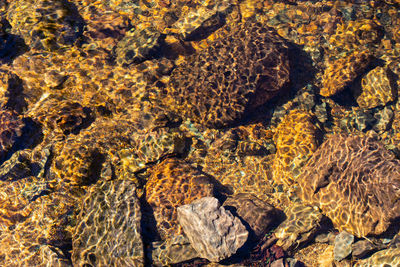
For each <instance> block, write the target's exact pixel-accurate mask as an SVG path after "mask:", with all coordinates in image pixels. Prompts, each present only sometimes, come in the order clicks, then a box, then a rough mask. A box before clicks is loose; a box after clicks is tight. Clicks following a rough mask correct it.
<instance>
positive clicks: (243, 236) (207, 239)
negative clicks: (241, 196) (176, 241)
mask: <svg viewBox="0 0 400 267" xmlns="http://www.w3.org/2000/svg"><path fill="white" fill-rule="evenodd" d="M178 221H179V223H180V225H182V227H183V231H184V232H185V234H186V235H187V236H188V238H189V240H190V242H191V244H192V246H193V247H194V248H195V249H196V250H197V251H198V253H199V255H200V256H201V257H202V258H206V259H208V260H209V261H212V262H219V261H221V260H223V259H225V258H228V257H230V256H231V255H233V254H234V253H236V251H237V250H238V249H239V248H240V247H242V246H243V245H244V243H245V242H246V240H247V237H248V232H247V230H246V228H245V226H244V225H243V224H242V223H241V222H240V220H239V218H237V217H234V216H233V215H232V214H231V213H230V212H229V211H226V210H225V209H224V208H223V207H221V206H220V205H219V202H218V200H217V199H216V198H212V197H205V198H202V199H199V200H196V201H193V202H192V203H191V204H187V205H184V206H180V207H179V208H178Z"/></svg>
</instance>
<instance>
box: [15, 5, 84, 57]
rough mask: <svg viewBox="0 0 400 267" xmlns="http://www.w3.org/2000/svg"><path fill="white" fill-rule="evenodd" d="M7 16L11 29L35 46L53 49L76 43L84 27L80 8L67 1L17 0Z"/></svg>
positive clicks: (31, 45) (32, 46)
mask: <svg viewBox="0 0 400 267" xmlns="http://www.w3.org/2000/svg"><path fill="white" fill-rule="evenodd" d="M7 19H8V21H9V22H10V24H11V26H12V31H11V32H12V33H14V34H16V35H21V36H22V38H23V39H24V40H25V42H26V43H27V44H28V45H29V46H30V47H31V48H35V49H45V50H50V51H53V50H57V49H59V48H62V47H65V46H70V45H73V44H74V43H75V42H76V41H77V39H78V38H79V37H80V36H81V35H82V32H83V26H84V22H83V19H82V18H81V16H80V15H79V13H78V10H77V8H76V7H75V6H74V5H73V4H72V3H71V2H68V1H67V0H55V1H49V0H30V1H25V0H23V1H19V0H18V1H13V2H12V3H11V4H10V6H9V8H8V12H7Z"/></svg>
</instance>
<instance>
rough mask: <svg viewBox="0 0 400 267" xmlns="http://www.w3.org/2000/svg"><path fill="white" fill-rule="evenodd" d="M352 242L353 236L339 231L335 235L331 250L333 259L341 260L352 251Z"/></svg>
mask: <svg viewBox="0 0 400 267" xmlns="http://www.w3.org/2000/svg"><path fill="white" fill-rule="evenodd" d="M353 242H354V236H353V235H351V234H349V233H347V232H341V233H339V234H338V235H337V236H336V237H335V248H334V250H333V255H334V259H335V260H336V261H341V260H343V259H344V258H346V257H347V256H349V255H350V254H351V252H352V246H351V245H352V244H353Z"/></svg>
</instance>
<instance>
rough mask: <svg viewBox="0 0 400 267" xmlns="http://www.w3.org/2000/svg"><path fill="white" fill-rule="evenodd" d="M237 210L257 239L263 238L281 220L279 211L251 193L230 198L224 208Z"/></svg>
mask: <svg viewBox="0 0 400 267" xmlns="http://www.w3.org/2000/svg"><path fill="white" fill-rule="evenodd" d="M229 206H232V207H234V208H236V212H237V214H238V215H239V216H240V217H241V218H242V219H243V220H244V221H246V222H247V223H248V224H249V226H250V228H251V229H252V230H253V231H254V233H255V235H256V236H257V237H262V236H263V235H264V234H265V233H266V232H267V231H268V230H269V229H270V228H271V226H273V224H274V223H276V222H277V221H278V220H279V219H278V218H277V216H278V212H277V210H276V209H275V208H274V207H273V206H272V205H270V204H268V203H266V202H264V201H262V200H261V199H259V198H257V197H256V196H254V195H252V194H250V193H239V194H236V195H234V196H232V197H229V198H228V199H227V200H226V201H225V202H224V207H225V208H227V207H229Z"/></svg>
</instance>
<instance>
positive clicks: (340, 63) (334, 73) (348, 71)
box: [320, 52, 370, 97]
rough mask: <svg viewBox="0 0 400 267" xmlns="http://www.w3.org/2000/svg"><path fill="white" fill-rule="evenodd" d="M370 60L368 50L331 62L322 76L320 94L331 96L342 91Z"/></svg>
mask: <svg viewBox="0 0 400 267" xmlns="http://www.w3.org/2000/svg"><path fill="white" fill-rule="evenodd" d="M369 62H370V56H369V54H368V53H366V52H361V53H357V52H355V53H353V54H352V55H350V56H348V57H344V58H340V59H337V60H336V61H333V62H329V63H328V66H327V68H326V69H325V72H324V75H323V77H322V88H321V90H320V95H322V96H324V97H330V96H333V95H335V94H337V93H339V92H340V91H342V90H343V89H344V88H345V87H346V86H347V85H349V84H350V83H351V82H353V81H354V79H355V78H356V77H357V76H358V75H360V74H361V73H362V72H363V71H364V70H365V68H366V67H367V66H368V64H369Z"/></svg>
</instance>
